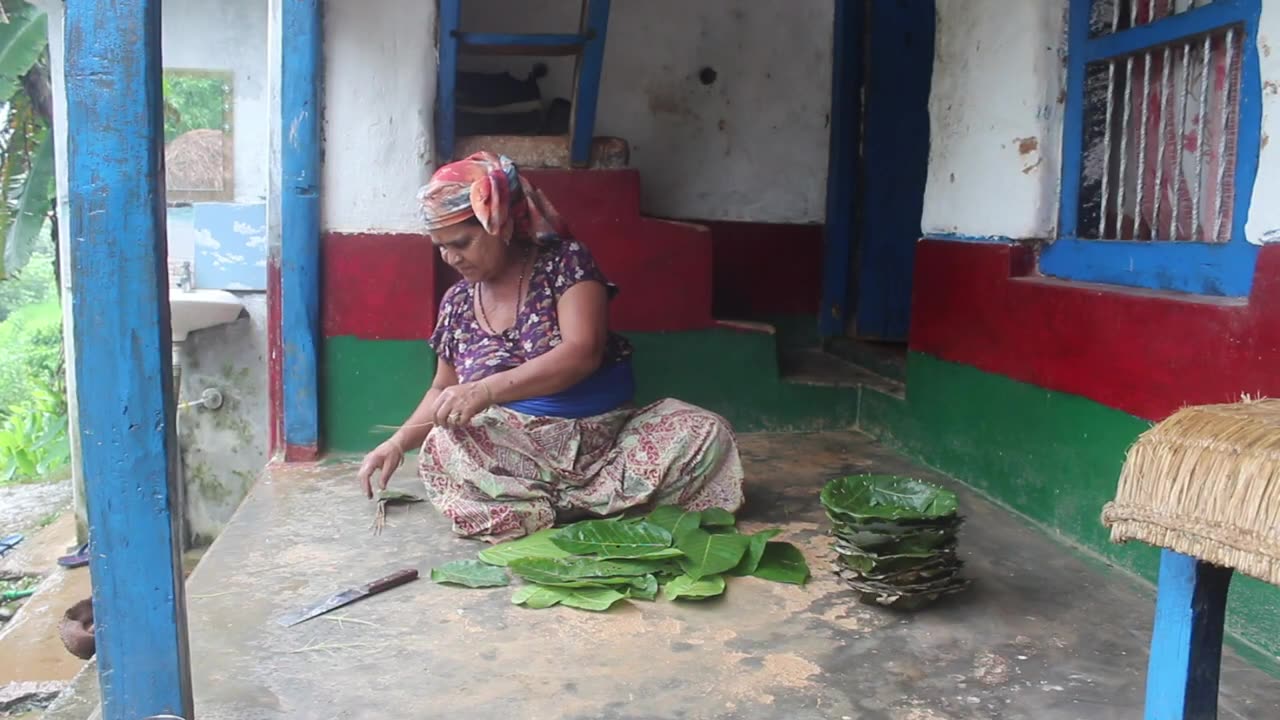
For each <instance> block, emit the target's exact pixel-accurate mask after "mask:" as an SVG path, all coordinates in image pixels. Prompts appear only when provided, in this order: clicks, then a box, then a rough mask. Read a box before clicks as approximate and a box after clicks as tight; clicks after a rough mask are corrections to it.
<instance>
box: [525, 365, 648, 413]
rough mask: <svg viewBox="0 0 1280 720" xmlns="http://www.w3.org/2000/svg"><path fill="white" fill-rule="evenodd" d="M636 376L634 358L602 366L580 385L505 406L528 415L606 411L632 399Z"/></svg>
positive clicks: (634, 391)
mask: <svg viewBox="0 0 1280 720" xmlns="http://www.w3.org/2000/svg"><path fill="white" fill-rule="evenodd" d="M635 394H636V379H635V375H634V374H633V373H632V370H631V358H624V359H622V360H620V361H618V362H616V363H612V364H609V365H605V366H602V367H601V368H600V369H599V370H597V371H595V372H594V373H592V374H591V375H589V376H588V377H587V378H586V379H585V380H583V381H581V382H579V383H578V384H577V385H574V386H573V387H571V388H569V389H567V390H561V391H560V392H558V393H555V394H554V395H543V396H541V397H532V398H526V399H524V400H516V401H515V402H509V403H505V404H504V405H503V407H505V408H507V409H508V410H515V411H516V412H518V413H524V414H525V415H534V416H537V417H557V418H568V419H571V420H577V419H581V418H588V417H593V416H595V415H603V414H605V413H607V412H611V411H613V410H617V409H618V408H620V407H622V406H623V405H626V404H627V403H629V402H631V399H632V398H633V397H634V396H635Z"/></svg>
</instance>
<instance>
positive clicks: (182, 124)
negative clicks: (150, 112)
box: [164, 70, 227, 143]
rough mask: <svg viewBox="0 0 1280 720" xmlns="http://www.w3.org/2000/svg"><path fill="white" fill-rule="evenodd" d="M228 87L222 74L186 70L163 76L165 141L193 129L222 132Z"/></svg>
mask: <svg viewBox="0 0 1280 720" xmlns="http://www.w3.org/2000/svg"><path fill="white" fill-rule="evenodd" d="M226 94H227V87H226V85H225V84H224V80H223V78H222V77H220V76H219V75H215V74H210V73H202V72H198V71H196V72H192V71H183V70H166V71H165V73H164V141H165V142H166V143H168V142H170V141H172V140H173V139H174V138H176V137H178V136H179V135H181V134H183V133H185V132H188V131H191V130H206V129H208V130H222V129H223V126H224V125H225V124H226V116H227V107H226V102H227V101H226Z"/></svg>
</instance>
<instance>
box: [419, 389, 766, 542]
mask: <svg viewBox="0 0 1280 720" xmlns="http://www.w3.org/2000/svg"><path fill="white" fill-rule="evenodd" d="M418 472H419V474H420V475H421V476H422V481H423V483H424V484H425V485H426V489H427V496H428V497H429V498H430V499H431V502H432V504H433V505H435V507H436V508H437V509H438V510H439V511H440V512H441V513H443V514H444V516H445V517H447V518H449V520H451V521H452V522H453V530H454V532H455V533H457V534H458V535H461V536H463V537H476V538H482V539H485V540H489V541H490V542H500V541H503V540H510V539H513V538H517V537H520V536H523V535H526V534H529V533H533V532H536V531H538V530H541V529H543V528H547V527H551V526H552V525H553V524H554V523H555V522H556V519H557V518H560V519H562V520H566V519H580V518H583V517H604V516H607V515H613V514H615V513H619V512H622V511H624V510H629V509H633V508H648V507H655V506H658V505H680V506H682V507H685V508H688V509H691V510H702V509H706V508H712V507H718V508H724V509H725V510H729V511H731V512H735V511H737V509H738V508H739V506H741V505H742V461H741V460H740V459H739V457H738V447H737V441H736V440H735V438H734V434H733V430H732V428H730V426H729V424H728V422H726V421H725V420H724V418H721V417H720V416H719V415H716V414H714V413H711V412H709V411H707V410H703V409H701V408H697V407H694V406H692V405H688V404H686V403H683V402H680V401H678V400H661V401H659V402H656V403H654V404H652V405H649V406H647V407H644V408H639V409H636V408H624V409H620V410H615V411H613V412H610V413H605V414H604V415H597V416H595V417H590V418H583V419H579V420H569V419H563V418H549V417H534V416H531V415H524V414H522V413H518V412H515V411H513V410H508V409H506V408H502V407H495V408H490V409H488V410H486V411H484V412H483V413H481V414H480V415H477V416H476V417H475V418H474V419H473V420H472V421H471V423H470V424H469V425H467V426H466V427H461V428H443V427H440V428H435V429H433V430H432V431H431V434H430V435H428V436H427V439H426V442H424V443H423V445H422V453H421V455H420V456H419V461H418Z"/></svg>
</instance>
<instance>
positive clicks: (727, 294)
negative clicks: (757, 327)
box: [701, 221, 823, 318]
mask: <svg viewBox="0 0 1280 720" xmlns="http://www.w3.org/2000/svg"><path fill="white" fill-rule="evenodd" d="M701 224H702V225H705V226H706V227H707V228H708V229H709V230H711V246H712V266H713V270H712V295H713V300H712V308H713V310H714V312H715V316H716V317H718V318H763V317H769V316H771V315H817V314H818V307H819V305H820V304H821V300H822V237H823V227H822V226H821V225H777V224H771V223H747V222H723V221H709V222H701Z"/></svg>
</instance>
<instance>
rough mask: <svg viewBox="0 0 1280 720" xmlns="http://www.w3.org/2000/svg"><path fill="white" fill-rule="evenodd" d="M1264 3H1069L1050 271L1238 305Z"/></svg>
mask: <svg viewBox="0 0 1280 720" xmlns="http://www.w3.org/2000/svg"><path fill="white" fill-rule="evenodd" d="M1261 8H1262V2H1261V0H1070V18H1069V27H1068V61H1067V107H1066V118H1065V124H1064V137H1063V177H1062V206H1061V215H1060V218H1059V238H1058V239H1057V241H1056V242H1054V243H1052V244H1051V245H1050V246H1048V247H1047V248H1045V250H1044V252H1043V253H1042V254H1041V258H1040V269H1041V271H1042V272H1043V273H1044V274H1046V275H1052V276H1056V277H1063V278H1068V279H1072V280H1082V281H1091V282H1102V283H1110V284H1118V285H1128V286H1133V287H1145V288H1153V289H1163V290H1176V291H1181V292H1189V293H1198V294H1206V295H1222V296H1230V297H1239V296H1245V295H1248V294H1249V291H1250V289H1251V287H1252V284H1253V270H1254V265H1255V262H1256V260H1257V254H1258V247H1257V246H1256V245H1253V244H1251V243H1249V242H1248V241H1247V240H1246V238H1245V234H1244V226H1245V221H1246V219H1247V215H1248V209H1249V201H1250V199H1251V196H1252V192H1253V183H1254V177H1255V175H1256V174H1257V169H1258V150H1259V141H1260V135H1261V124H1262V109H1261V94H1262V88H1261V79H1260V70H1259V64H1258V51H1257V33H1258V17H1259V15H1260V14H1261Z"/></svg>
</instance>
